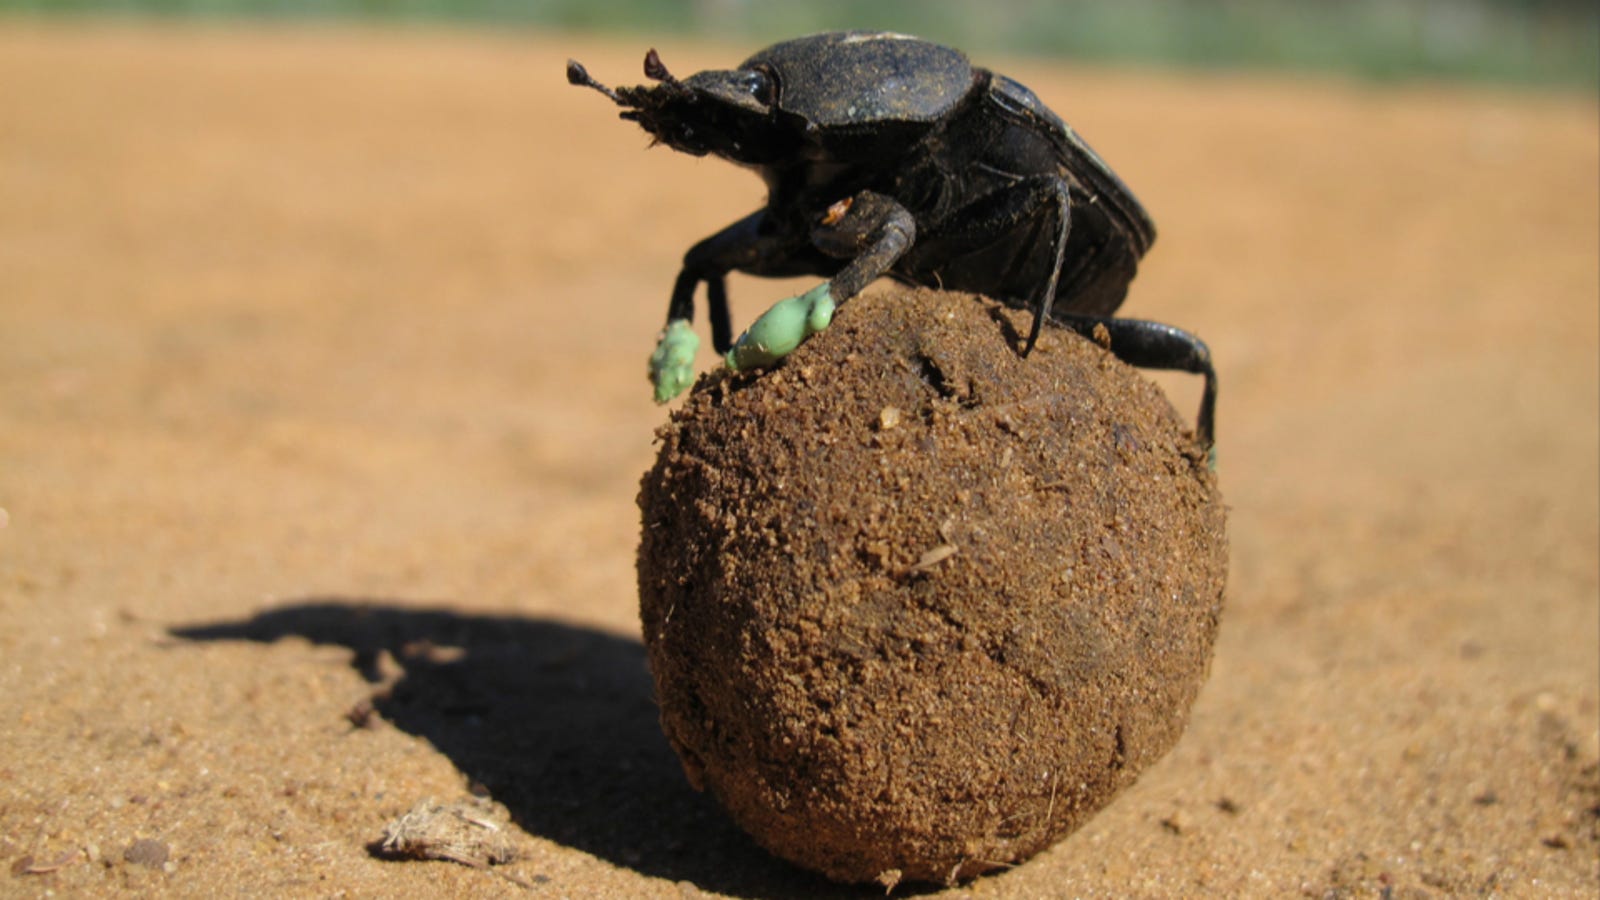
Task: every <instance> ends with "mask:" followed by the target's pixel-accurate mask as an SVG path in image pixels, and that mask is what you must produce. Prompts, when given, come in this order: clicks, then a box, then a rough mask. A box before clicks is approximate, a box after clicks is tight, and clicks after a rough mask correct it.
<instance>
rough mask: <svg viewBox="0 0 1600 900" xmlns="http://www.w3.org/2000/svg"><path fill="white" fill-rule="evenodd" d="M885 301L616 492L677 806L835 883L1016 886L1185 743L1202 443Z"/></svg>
mask: <svg viewBox="0 0 1600 900" xmlns="http://www.w3.org/2000/svg"><path fill="white" fill-rule="evenodd" d="M1029 321H1030V314H1029V313H1027V312H1026V311H1019V310H1012V309H1009V308H1006V307H1003V306H1000V305H998V304H996V303H993V302H991V301H988V300H986V299H984V298H981V297H974V296H970V295H963V294H954V293H941V292H936V291H928V290H910V289H905V288H892V289H889V290H886V291H881V292H875V293H868V294H866V295H863V296H861V297H858V298H857V299H855V300H853V301H852V302H851V303H849V304H847V305H846V306H844V307H842V308H841V309H840V311H839V314H838V317H837V318H836V319H835V320H834V322H833V324H832V325H831V326H830V327H829V328H828V329H827V330H825V331H824V332H822V333H821V334H820V335H818V336H816V337H814V338H812V339H811V340H810V341H809V342H807V343H806V344H804V345H802V346H801V347H800V348H799V349H798V350H796V351H795V352H794V354H793V355H791V356H790V357H789V358H788V359H787V360H785V361H784V362H783V363H782V364H781V365H779V366H777V367H775V368H773V369H770V370H767V371H765V372H757V373H732V372H728V371H725V370H724V371H720V372H717V373H714V374H711V375H708V376H706V377H703V378H702V379H701V380H700V382H699V384H698V385H697V386H696V388H695V390H694V392H693V394H692V395H691V396H690V398H689V399H688V401H687V403H686V404H685V405H684V406H683V407H682V408H681V409H680V410H678V411H677V412H676V413H675V414H674V415H673V417H672V420H671V422H670V423H669V424H668V425H667V426H665V427H664V428H663V429H662V431H661V433H660V440H661V447H660V453H659V456H658V458H657V461H656V464H655V466H654V467H653V468H652V469H651V470H650V471H649V472H648V473H647V474H646V475H645V477H644V480H643V486H642V489H641V492H640V496H639V504H640V507H641V509H642V512H643V541H642V544H641V546H640V549H639V558H638V574H639V588H640V599H641V615H642V619H643V625H644V636H645V644H646V647H647V650H648V655H649V661H650V668H651V671H652V673H653V675H654V678H655V683H656V691H657V697H658V700H659V702H660V707H661V721H662V726H663V728H664V730H665V732H666V735H667V738H668V739H669V740H670V742H671V743H672V745H673V747H674V748H675V749H676V750H677V752H678V755H679V757H680V759H681V760H682V762H683V767H684V770H685V772H686V773H687V774H688V777H689V780H690V781H691V782H692V783H693V784H694V785H695V786H696V787H697V788H701V789H709V790H710V791H711V792H712V793H713V794H714V795H715V796H716V798H717V799H718V800H719V801H720V802H721V803H722V804H723V806H724V807H725V808H726V809H727V810H728V812H729V813H730V814H731V815H732V816H733V818H734V819H735V820H736V821H737V822H738V824H739V825H740V826H741V827H743V828H744V829H745V830H746V831H748V832H749V833H750V834H751V835H752V836H754V838H755V839H756V840H757V841H758V842H759V843H761V844H762V845H763V846H765V847H766V848H768V849H769V850H771V851H772V852H773V853H775V854H777V855H778V856H781V857H783V858H785V859H788V860H790V861H792V862H794V863H796V864H798V865H801V866H804V867H806V868H809V869H812V870H815V871H817V872H821V873H822V874H824V875H826V876H828V877H829V878H832V879H835V880H838V881H846V882H868V881H878V882H881V883H884V884H887V885H890V886H892V885H893V884H894V883H896V882H898V881H900V880H902V879H904V880H908V881H931V882H952V881H957V880H962V879H966V878H970V877H972V876H975V875H978V874H981V873H983V872H985V871H988V870H991V869H995V868H1001V867H1007V866H1011V865H1014V864H1016V863H1018V862H1020V861H1022V860H1024V859H1027V858H1028V857H1030V856H1032V855H1034V854H1035V853H1038V852H1039V851H1041V850H1043V849H1045V848H1047V847H1049V846H1050V845H1052V844H1053V843H1055V842H1056V841H1058V840H1060V839H1061V838H1063V837H1064V836H1066V835H1067V834H1069V833H1071V832H1072V831H1073V830H1074V829H1076V828H1077V827H1078V826H1080V825H1081V824H1083V822H1084V821H1086V820H1087V818H1088V817H1089V816H1091V815H1092V814H1093V813H1094V812H1096V811H1097V810H1099V809H1100V808H1102V807H1103V806H1105V805H1106V804H1107V803H1108V802H1110V801H1111V799H1112V798H1113V797H1114V796H1115V795H1116V794H1117V793H1118V792H1119V791H1121V790H1122V789H1123V788H1125V787H1127V786H1128V785H1129V784H1130V783H1132V782H1133V780H1134V779H1135V778H1136V777H1137V776H1138V775H1139V773H1140V772H1141V771H1143V770H1144V769H1146V768H1147V767H1149V766H1150V764H1151V763H1153V762H1155V761H1156V760H1157V759H1159V758H1160V757H1161V756H1162V755H1163V754H1165V753H1166V752H1167V751H1168V750H1169V749H1171V748H1172V746H1173V744H1174V743H1175V742H1176V741H1177V740H1178V737H1179V734H1180V733H1181V732H1182V730H1183V727H1184V724H1185V722H1186V720H1187V718H1188V713H1189V709H1190V706H1191V705H1192V704H1193V702H1194V699H1195V696H1196V694H1197V693H1198V692H1199V690H1200V686H1201V683H1202V682H1203V681H1204V679H1205V676H1206V672H1207V669H1208V667H1209V664H1210V659H1211V651H1212V645H1213V642H1214V640H1215V638H1216V634H1217V623H1218V618H1219V615H1220V613H1221V611H1222V594H1223V584H1224V579H1225V576H1226V573H1227V544H1226V537H1225V533H1224V509H1223V505H1222V501H1221V498H1220V496H1219V495H1218V492H1217V487H1216V481H1215V478H1214V475H1213V473H1212V472H1211V470H1210V469H1209V468H1208V466H1207V463H1206V453H1205V450H1204V448H1202V447H1200V446H1198V445H1197V444H1196V442H1195V440H1194V438H1193V437H1192V435H1191V434H1190V433H1189V432H1188V431H1187V430H1186V427H1185V425H1184V422H1183V421H1182V420H1181V419H1180V418H1179V416H1178V415H1177V413H1176V412H1175V411H1174V410H1173V409H1172V407H1171V406H1170V405H1169V404H1168V403H1167V401H1166V399H1165V397H1164V396H1163V395H1162V393H1161V391H1160V389H1159V388H1157V387H1156V386H1155V385H1154V384H1152V383H1151V382H1150V381H1148V380H1146V379H1145V378H1144V377H1142V376H1141V375H1140V374H1139V373H1138V372H1136V371H1135V370H1133V369H1132V368H1130V367H1129V366H1127V365H1125V364H1123V363H1121V362H1119V361H1118V360H1116V359H1115V358H1114V357H1113V356H1112V355H1111V354H1110V353H1108V352H1107V351H1106V350H1105V349H1104V348H1102V347H1100V346H1097V345H1096V344H1094V343H1093V342H1090V341H1087V340H1084V339H1082V338H1080V337H1078V336H1076V335H1073V334H1070V333H1068V332H1066V331H1064V330H1058V329H1047V330H1046V332H1045V336H1044V337H1043V338H1042V340H1041V342H1040V344H1039V346H1038V347H1037V348H1036V349H1035V351H1034V353H1033V354H1032V355H1031V356H1030V357H1029V358H1027V359H1022V358H1021V357H1020V356H1019V354H1018V353H1017V347H1018V346H1020V343H1021V340H1022V338H1021V335H1025V334H1027V330H1028V324H1029Z"/></svg>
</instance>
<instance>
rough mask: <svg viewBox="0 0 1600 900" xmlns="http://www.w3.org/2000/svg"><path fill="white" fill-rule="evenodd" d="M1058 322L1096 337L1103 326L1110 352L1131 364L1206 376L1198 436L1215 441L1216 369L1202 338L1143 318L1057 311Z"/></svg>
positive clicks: (1206, 442)
mask: <svg viewBox="0 0 1600 900" xmlns="http://www.w3.org/2000/svg"><path fill="white" fill-rule="evenodd" d="M1053 321H1055V322H1056V323H1058V324H1060V325H1062V326H1064V327H1066V328H1070V329H1071V330H1073V331H1075V332H1077V333H1078V334H1080V335H1082V336H1084V337H1086V338H1088V339H1089V340H1095V339H1096V338H1095V330H1096V329H1097V328H1101V327H1104V328H1105V330H1106V333H1107V334H1109V335H1110V337H1111V347H1110V348H1109V349H1110V350H1111V353H1112V355H1113V356H1115V357H1116V358H1117V359H1120V360H1122V361H1123V362H1125V363H1127V364H1128V365H1130V366H1137V367H1139V368H1141V369H1164V370H1169V371H1177V372H1188V373H1190V374H1193V375H1200V376H1202V377H1204V378H1205V387H1204V389H1203V392H1202V393H1201V396H1200V412H1199V414H1198V415H1197V416H1196V417H1195V429H1194V433H1195V438H1196V439H1197V440H1199V441H1200V444H1201V446H1204V447H1206V448H1207V449H1210V448H1211V447H1212V446H1214V445H1215V444H1216V432H1217V370H1216V368H1215V367H1214V366H1213V365H1212V363H1211V348H1209V347H1207V346H1206V343H1205V341H1202V340H1200V338H1199V337H1197V336H1195V335H1193V334H1190V333H1189V332H1187V331H1184V330H1183V329H1181V328H1176V327H1173V326H1171V325H1164V324H1162V323H1160V322H1150V321H1146V320H1144V319H1114V318H1111V317H1109V316H1085V315H1079V314H1076V313H1057V314H1056V315H1055V317H1054V319H1053Z"/></svg>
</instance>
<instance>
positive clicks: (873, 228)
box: [726, 191, 917, 370]
mask: <svg viewBox="0 0 1600 900" xmlns="http://www.w3.org/2000/svg"><path fill="white" fill-rule="evenodd" d="M916 239H917V223H916V219H914V218H913V217H912V215H911V213H910V212H909V211H908V210H906V208H905V207H903V206H901V205H900V204H899V203H897V202H895V201H894V200H892V199H890V198H889V197H885V196H883V195H882V194H875V193H872V192H871V191H862V192H861V193H859V194H856V195H855V196H854V197H850V198H847V199H845V200H841V201H839V202H838V203H835V204H834V205H833V206H832V207H830V208H829V209H828V212H827V214H826V215H824V216H823V218H822V219H821V221H820V222H819V223H818V224H817V227H816V228H815V229H813V231H812V233H811V243H812V246H813V247H815V248H816V249H818V250H821V251H822V252H823V253H825V254H827V255H828V256H832V257H837V258H847V259H850V262H849V263H848V264H847V265H845V267H844V268H843V269H840V270H839V272H838V274H836V275H834V276H833V278H831V279H829V280H828V281H825V282H823V283H822V284H819V285H817V286H816V287H814V288H812V289H811V290H809V291H807V292H805V293H804V294H801V295H800V296H798V297H789V298H787V299H784V300H779V301H778V302H777V303H775V304H773V306H772V308H771V309H769V310H767V311H766V312H765V313H762V314H761V316H760V317H759V318H757V319H756V320H755V321H754V322H752V323H751V324H750V327H749V329H747V330H746V331H745V333H744V334H741V335H740V336H739V340H737V341H735V342H734V345H733V348H732V349H731V350H729V351H728V353H727V357H726V358H727V363H728V367H729V368H731V369H740V370H742V369H753V368H759V367H762V366H770V365H772V364H773V363H775V362H777V361H778V360H780V359H782V358H784V357H785V356H788V355H789V354H790V353H792V352H794V349H795V348H796V347H798V346H800V344H801V342H803V341H804V340H805V339H806V338H808V337H810V336H811V335H813V334H816V333H817V332H819V331H821V330H822V329H824V328H826V327H828V324H829V323H830V322H832V321H833V312H834V309H835V308H836V307H837V306H838V305H839V304H840V303H843V302H845V301H846V300H849V299H850V298H851V297H854V296H855V295H856V294H859V293H861V290H862V289H863V288H865V287H866V286H867V285H869V284H871V283H872V282H873V281H876V280H877V279H878V278H879V277H881V276H882V275H883V274H884V273H886V272H888V271H889V269H891V268H892V267H893V266H894V264H895V262H897V261H898V260H899V259H900V257H902V256H904V255H905V253H906V251H907V250H909V249H911V245H912V244H913V243H915V242H916Z"/></svg>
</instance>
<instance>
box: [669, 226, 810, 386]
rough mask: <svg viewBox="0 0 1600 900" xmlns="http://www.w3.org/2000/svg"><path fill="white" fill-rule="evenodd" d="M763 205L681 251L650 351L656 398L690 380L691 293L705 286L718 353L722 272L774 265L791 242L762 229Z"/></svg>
mask: <svg viewBox="0 0 1600 900" xmlns="http://www.w3.org/2000/svg"><path fill="white" fill-rule="evenodd" d="M767 223H768V219H767V213H766V210H757V211H756V212H754V213H751V214H750V215H748V216H745V217H744V218H743V219H740V220H739V221H737V222H734V223H733V224H732V225H729V226H728V227H727V228H724V229H722V230H721V231H719V232H717V233H716V234H714V235H712V236H710V237H708V238H706V239H705V240H703V241H701V242H699V243H698V244H695V245H694V246H693V247H690V248H689V252H688V253H685V254H684V256H683V268H682V269H681V270H680V271H679V272H678V278H677V281H675V282H674V283H673V285H672V299H671V301H670V302H669V303H668V304H667V324H666V326H665V327H664V328H662V330H661V334H660V335H659V336H658V337H657V339H656V348H655V352H653V353H651V354H650V383H651V384H653V385H654V386H655V398H656V402H657V403H665V402H667V401H668V400H671V399H672V398H673V397H676V396H678V395H679V394H681V393H683V391H684V389H685V388H687V387H688V386H689V385H690V384H691V383H692V382H693V381H694V357H695V353H696V352H698V351H699V349H700V338H699V337H698V336H696V335H695V333H694V329H693V328H692V327H691V323H692V322H693V321H694V293H695V289H696V288H698V287H699V286H700V283H701V282H705V285H706V305H707V308H708V312H709V313H710V318H711V343H712V346H714V347H715V348H716V349H717V352H718V353H725V352H727V350H728V348H729V347H730V346H732V344H733V340H732V337H733V326H732V322H731V321H730V318H729V314H728V287H727V274H728V272H729V271H731V270H733V269H743V270H747V271H750V270H761V269H769V268H773V267H775V266H777V265H778V261H780V260H782V259H784V258H785V257H786V250H787V248H788V247H789V246H790V245H792V244H793V243H794V242H793V241H784V240H782V239H781V237H780V236H778V235H774V234H769V233H767V230H768V229H767Z"/></svg>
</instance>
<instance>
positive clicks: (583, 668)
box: [171, 598, 882, 898]
mask: <svg viewBox="0 0 1600 900" xmlns="http://www.w3.org/2000/svg"><path fill="white" fill-rule="evenodd" d="M171 634H172V635H173V636H175V637H178V638H181V639H184V640H190V641H233V640H245V641H257V642H262V643H268V642H272V641H277V640H280V639H282V638H286V637H293V636H298V637H303V638H306V639H308V640H310V641H313V642H315V643H318V644H332V645H338V646H343V647H347V648H349V649H350V650H351V651H352V652H353V655H352V658H351V665H352V666H353V667H355V668H356V669H357V670H358V671H360V672H361V674H362V676H363V677H365V678H366V679H367V680H368V681H369V682H370V683H371V684H373V686H374V690H373V694H372V698H371V701H370V713H376V714H377V715H379V716H382V717H383V719H385V720H387V721H389V722H390V723H392V724H393V725H394V726H395V727H397V728H400V729H401V730H403V731H406V732H409V733H411V734H414V735H417V736H419V737H422V738H425V739H427V740H428V741H429V742H431V743H432V744H433V745H434V747H436V748H438V750H439V751H440V752H441V753H444V754H445V755H446V756H448V757H449V758H450V760H451V762H453V763H454V764H455V766H456V767H457V768H458V769H459V770H460V771H461V772H462V774H463V775H464V776H466V779H467V782H468V784H469V785H470V787H471V789H472V791H473V792H475V793H479V794H482V795H485V796H488V797H490V798H492V799H494V800H496V801H498V802H500V803H502V804H504V805H505V806H506V808H507V809H508V810H509V811H510V813H511V815H512V818H513V819H514V820H515V821H516V823H517V824H518V825H519V826H520V827H521V828H523V829H524V830H526V831H527V832H528V833H529V834H533V835H537V836H540V837H544V838H547V839H549V840H552V841H555V842H557V843H560V844H564V845H566V846H569V847H573V848H575V849H578V850H582V851H584V852H586V853H590V854H592V855H594V856H597V857H600V858H602V859H605V860H607V861H609V862H611V863H613V864H615V865H618V866H622V867H625V868H629V869H633V870H635V871H637V872H640V873H641V874H644V875H648V876H652V877H656V878H665V879H669V880H673V881H687V882H690V883H692V884H694V885H696V886H698V887H700V888H702V889H704V890H707V891H713V892H716V893H722V894H733V895H739V896H758V897H773V898H786V897H796V898H799V897H819V896H820V897H863V896H868V895H873V896H876V895H880V894H881V890H882V889H881V888H878V889H876V890H869V889H865V888H850V887H844V886H840V885H835V884H832V883H830V882H827V881H824V880H823V879H822V878H821V877H820V876H817V875H813V874H811V873H809V872H806V871H804V870H801V869H798V868H796V867H794V866H791V865H789V864H787V863H784V862H782V861H780V860H778V859H777V858H775V857H772V856H770V855H768V854H767V853H766V852H765V851H763V850H762V849H761V848H760V847H758V846H757V845H756V844H755V843H754V841H752V840H751V839H750V838H749V837H748V836H746V835H745V834H744V833H743V832H741V831H740V830H739V829H738V828H737V827H736V826H734V824H733V823H732V821H731V820H730V819H728V817H727V816H726V814H724V813H723V812H722V810H721V809H719V808H718V807H717V806H716V804H715V802H714V801H713V800H712V799H711V798H710V797H709V796H707V795H704V794H700V793H697V792H695V791H694V790H693V789H692V788H690V787H689V784H688V782H687V781H686V780H685V778H684V775H683V771H682V769H681V768H680V767H679V764H678V760H677V757H676V756H675V755H674V754H673V751H672V749H671V747H670V746H669V745H668V744H667V741H666V738H665V737H663V735H662V733H661V729H660V726H659V725H658V724H657V721H658V710H657V707H656V704H655V700H654V696H653V686H652V683H651V679H650V674H649V671H648V669H647V668H646V663H645V652H644V646H643V645H642V644H641V643H639V641H637V640H634V639H629V638H623V637H618V636H616V635H612V634H608V633H606V632H603V631H598V630H595V629H592V628H584V627H581V626H576V625H568V624H563V623H559V622H553V621H548V620H542V619H535V618H523V617H517V616H483V615H466V614H461V613H456V612H451V611H449V610H444V609H423V608H416V607H411V606H406V605H404V604H400V603H386V602H384V601H373V600H360V599H345V598H308V599H306V600H304V601H300V602H295V603H290V604H288V605H285V606H279V607H276V608H272V609H268V610H264V611H262V612H260V613H257V614H256V615H254V616H252V617H250V618H248V619H244V620H240V621H229V622H214V623H208V624H199V625H190V626H184V627H176V628H173V629H171ZM363 706H364V705H363ZM339 712H340V714H343V715H346V716H347V717H348V718H349V719H350V720H351V721H352V723H353V724H352V725H351V727H352V728H355V727H360V724H361V722H362V721H363V718H364V716H365V715H366V714H368V712H369V710H367V709H365V708H362V707H358V708H357V709H356V710H353V711H351V712H349V713H345V711H343V710H341V711H339ZM369 724H370V723H369Z"/></svg>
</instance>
